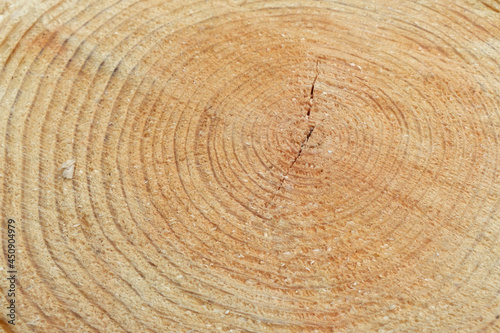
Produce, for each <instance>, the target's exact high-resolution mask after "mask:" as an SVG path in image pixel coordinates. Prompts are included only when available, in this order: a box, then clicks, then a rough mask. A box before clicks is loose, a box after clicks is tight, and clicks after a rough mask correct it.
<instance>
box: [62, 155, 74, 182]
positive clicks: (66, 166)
mask: <svg viewBox="0 0 500 333" xmlns="http://www.w3.org/2000/svg"><path fill="white" fill-rule="evenodd" d="M75 163H76V161H75V160H74V159H71V160H67V161H66V162H64V163H63V165H62V166H61V169H62V171H63V172H62V177H63V178H64V179H73V174H74V173H75Z"/></svg>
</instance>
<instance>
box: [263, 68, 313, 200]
mask: <svg viewBox="0 0 500 333" xmlns="http://www.w3.org/2000/svg"><path fill="white" fill-rule="evenodd" d="M318 67H319V60H317V61H316V76H315V77H314V80H313V82H312V84H311V92H310V95H309V107H308V108H307V114H306V117H307V122H308V123H309V124H310V121H309V116H310V115H311V110H312V108H313V105H314V86H315V84H316V81H317V80H318V75H319V70H318ZM315 128H316V125H313V124H312V125H311V124H310V125H309V132H308V133H307V135H306V137H305V139H304V140H303V141H302V143H301V144H300V149H299V152H298V153H297V156H295V158H294V159H293V161H292V163H291V164H290V166H289V167H288V169H287V170H286V172H285V174H284V175H283V177H281V180H280V184H279V186H278V188H277V189H276V191H274V193H273V196H272V197H271V202H270V204H273V203H274V199H275V198H276V195H277V194H278V192H279V191H280V190H281V189H282V188H283V184H284V183H285V180H286V178H288V174H289V173H290V171H291V170H292V168H293V166H294V165H295V163H296V162H297V160H298V159H299V157H300V155H302V152H303V151H304V149H305V148H306V145H307V142H308V141H309V138H310V137H311V135H312V133H313V131H314V129H315Z"/></svg>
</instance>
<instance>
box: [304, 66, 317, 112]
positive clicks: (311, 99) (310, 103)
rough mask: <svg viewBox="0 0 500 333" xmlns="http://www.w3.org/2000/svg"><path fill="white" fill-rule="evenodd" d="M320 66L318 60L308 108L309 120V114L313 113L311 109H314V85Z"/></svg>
mask: <svg viewBox="0 0 500 333" xmlns="http://www.w3.org/2000/svg"><path fill="white" fill-rule="evenodd" d="M318 66H319V60H318V61H316V76H315V77H314V81H313V83H312V85H311V93H310V95H309V108H308V109H307V119H308V120H309V116H310V115H311V110H312V107H313V104H314V85H315V84H316V80H317V79H318V75H319V70H318Z"/></svg>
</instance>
